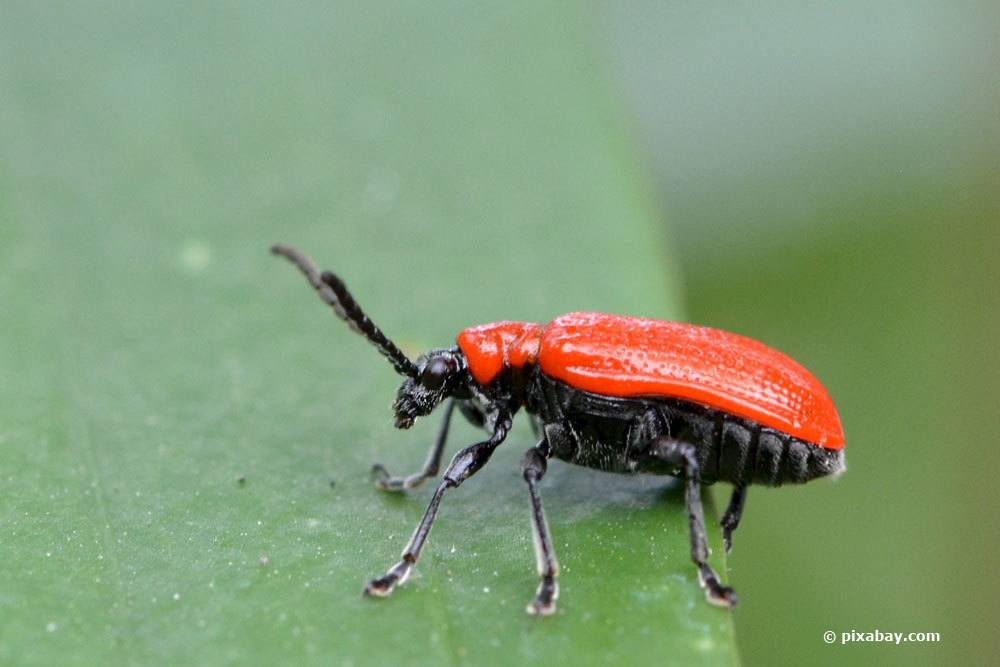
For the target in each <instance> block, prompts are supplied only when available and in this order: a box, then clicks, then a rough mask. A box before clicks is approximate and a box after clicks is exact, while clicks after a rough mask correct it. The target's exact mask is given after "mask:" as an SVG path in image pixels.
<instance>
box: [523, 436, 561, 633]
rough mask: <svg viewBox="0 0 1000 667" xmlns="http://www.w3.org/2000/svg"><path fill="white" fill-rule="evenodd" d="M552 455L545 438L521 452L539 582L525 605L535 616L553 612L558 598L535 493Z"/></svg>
mask: <svg viewBox="0 0 1000 667" xmlns="http://www.w3.org/2000/svg"><path fill="white" fill-rule="evenodd" d="M551 455H552V450H551V449H550V447H549V443H548V441H547V440H542V441H541V442H540V443H538V445H537V446H535V447H532V448H531V449H529V450H528V451H526V452H525V453H524V458H523V459H522V460H521V472H522V474H523V475H524V481H526V482H527V483H528V493H529V494H530V495H531V535H532V537H533V538H534V543H535V563H536V565H537V568H538V576H539V577H541V582H539V584H538V590H537V591H536V592H535V599H534V600H532V601H531V602H530V603H529V604H528V608H527V611H528V613H529V614H532V615H534V616H549V615H551V614H553V613H555V610H556V599H557V598H558V597H559V580H558V576H559V561H557V560H556V552H555V549H553V547H552V536H551V535H550V534H549V525H548V522H546V521H545V512H544V511H543V510H542V498H541V496H540V495H539V494H538V483H539V482H540V481H541V480H542V477H544V476H545V470H546V468H547V467H548V463H547V461H548V458H549V457H550V456H551Z"/></svg>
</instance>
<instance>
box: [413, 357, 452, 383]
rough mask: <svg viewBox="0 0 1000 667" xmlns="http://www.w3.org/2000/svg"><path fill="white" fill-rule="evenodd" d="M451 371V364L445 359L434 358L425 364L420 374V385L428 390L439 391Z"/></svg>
mask: <svg viewBox="0 0 1000 667" xmlns="http://www.w3.org/2000/svg"><path fill="white" fill-rule="evenodd" d="M450 371H451V364H450V363H448V360H447V359H442V358H441V357H435V358H434V359H431V360H430V361H428V362H427V365H426V366H424V370H423V372H421V373H420V384H422V385H424V386H425V387H427V388H428V389H440V388H441V386H442V385H444V381H445V380H447V379H448V373H449V372H450Z"/></svg>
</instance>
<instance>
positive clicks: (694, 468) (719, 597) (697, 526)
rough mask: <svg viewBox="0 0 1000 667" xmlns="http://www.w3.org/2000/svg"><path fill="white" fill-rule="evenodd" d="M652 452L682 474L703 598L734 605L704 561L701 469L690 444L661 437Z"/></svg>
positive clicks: (732, 594)
mask: <svg viewBox="0 0 1000 667" xmlns="http://www.w3.org/2000/svg"><path fill="white" fill-rule="evenodd" d="M653 453H654V454H655V455H656V456H657V457H659V458H660V459H662V460H663V461H665V462H666V463H668V464H669V465H672V466H676V467H677V468H679V469H680V470H681V471H682V472H683V474H684V499H685V503H686V505H687V512H688V528H689V530H690V536H691V560H692V561H694V564H695V565H696V566H697V567H698V579H699V580H700V581H701V585H702V588H704V589H705V597H706V598H707V599H708V601H709V602H711V603H712V604H714V605H718V606H720V607H730V608H731V607H735V606H736V592H735V591H734V590H733V589H732V588H730V587H729V586H723V585H722V584H721V583H720V582H719V575H717V574H716V573H715V570H713V569H712V566H711V565H709V564H708V553H709V552H708V540H707V539H706V537H705V515H704V512H703V511H702V508H701V470H700V467H699V466H698V457H697V456H696V454H695V448H694V445H692V444H690V443H687V442H681V441H679V440H672V439H670V438H661V439H660V440H659V441H658V442H657V443H656V444H655V445H654V446H653Z"/></svg>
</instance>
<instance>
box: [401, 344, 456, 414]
mask: <svg viewBox="0 0 1000 667" xmlns="http://www.w3.org/2000/svg"><path fill="white" fill-rule="evenodd" d="M417 370H418V372H417V374H416V376H414V377H407V378H406V379H405V380H403V384H401V385H400V386H399V392H398V393H397V394H396V401H395V403H393V404H392V409H393V411H394V412H395V413H396V428H410V427H411V426H413V421H414V420H415V419H416V418H417V417H423V416H424V415H429V414H430V413H431V412H432V411H433V410H434V408H436V407H437V406H438V404H439V403H440V402H441V401H443V400H444V399H445V398H447V397H448V396H453V395H455V394H456V393H462V390H463V388H464V387H465V385H466V378H467V376H468V372H467V370H466V363H465V356H464V355H463V354H462V353H461V352H460V351H459V350H458V348H452V349H450V350H431V351H430V352H428V353H427V354H425V355H423V356H421V357H420V358H419V359H417Z"/></svg>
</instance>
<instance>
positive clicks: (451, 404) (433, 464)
mask: <svg viewBox="0 0 1000 667" xmlns="http://www.w3.org/2000/svg"><path fill="white" fill-rule="evenodd" d="M454 410H455V399H452V400H450V401H448V405H447V406H446V407H445V409H444V421H442V422H441V428H440V430H439V431H438V434H437V440H435V441H434V446H433V447H431V451H430V452H429V453H428V454H427V460H426V461H425V462H424V467H423V468H422V469H421V470H420V472H416V473H413V474H412V475H407V476H405V477H393V476H392V475H390V474H389V471H388V470H386V469H385V466H384V465H382V464H381V463H376V464H375V465H373V466H372V472H374V473H376V474H378V475H379V478H378V479H376V480H375V486H376V487H378V488H379V489H381V490H382V491H407V490H409V489H414V488H416V487H418V486H420V485H421V484H423V483H424V482H426V481H427V480H428V479H430V478H431V477H434V476H435V475H437V474H438V469H439V468H440V467H441V455H442V454H444V443H445V441H446V440H447V439H448V425H449V424H450V422H451V413H452V412H453V411H454Z"/></svg>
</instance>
